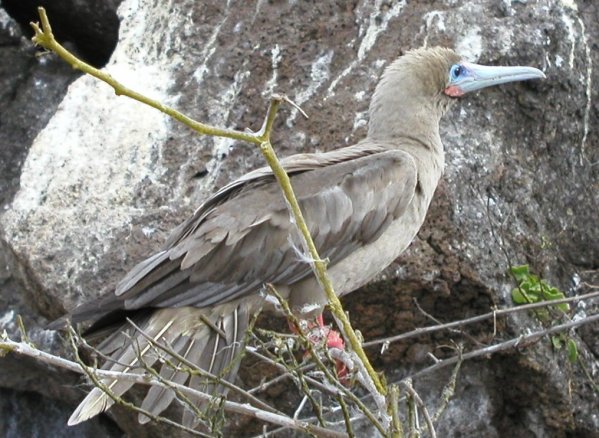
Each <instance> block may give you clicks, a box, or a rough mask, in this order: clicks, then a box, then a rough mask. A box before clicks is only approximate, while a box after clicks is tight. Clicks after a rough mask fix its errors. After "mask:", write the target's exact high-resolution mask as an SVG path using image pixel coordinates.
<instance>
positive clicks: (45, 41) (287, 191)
mask: <svg viewBox="0 0 599 438" xmlns="http://www.w3.org/2000/svg"><path fill="white" fill-rule="evenodd" d="M38 13H39V15H40V19H41V23H42V27H41V29H40V27H39V25H38V24H37V23H30V24H31V26H32V27H33V29H34V31H35V35H34V36H33V38H32V40H33V42H34V43H35V44H38V45H40V46H42V47H43V48H45V49H46V50H50V51H53V52H54V53H56V54H57V55H58V56H60V57H61V58H62V59H63V60H65V61H66V62H67V63H69V64H70V65H71V66H72V67H73V68H75V69H78V70H81V71H83V72H84V73H87V74H90V75H92V76H94V77H95V78H97V79H100V80H101V81H103V82H105V83H107V84H108V85H110V86H111V87H112V88H113V89H114V92H115V94H116V95H117V96H120V95H123V96H127V97H130V98H131V99H134V100H137V101H139V102H141V103H144V104H146V105H149V106H151V107H153V108H156V109H157V110H159V111H161V112H163V113H164V114H167V115H169V116H171V117H172V118H174V119H176V120H178V121H179V122H181V123H183V124H184V125H186V126H188V127H190V128H191V129H193V130H195V131H196V132H199V133H201V134H206V135H212V136H219V137H226V138H232V139H235V140H241V141H247V142H249V143H254V144H257V145H259V146H260V150H261V152H262V154H263V155H264V158H265V159H266V161H267V163H268V164H269V166H270V168H271V169H272V171H273V174H274V175H275V178H276V179H277V181H278V182H279V185H280V186H281V189H282V191H283V193H284V195H285V198H286V200H287V203H288V206H289V209H290V211H291V214H292V216H293V219H294V220H295V224H296V226H297V228H298V229H299V231H300V234H301V236H302V243H303V245H304V247H305V249H306V250H307V251H308V252H309V254H310V257H311V259H312V269H313V271H314V274H315V276H316V278H317V279H318V281H319V282H320V284H321V286H322V287H323V289H324V292H325V294H326V296H327V299H328V302H329V306H330V308H331V312H332V314H333V315H334V316H335V318H336V319H337V322H338V325H339V326H340V328H341V330H342V331H343V334H344V335H345V337H346V338H347V340H348V342H349V344H350V345H351V348H352V349H353V350H354V351H355V353H356V354H357V355H358V357H359V358H360V360H361V361H362V362H363V364H364V367H365V368H366V369H367V371H368V376H369V378H370V379H371V380H372V381H373V385H374V387H376V389H377V391H378V392H380V393H381V394H382V395H385V394H386V393H387V388H386V387H385V386H384V385H383V383H382V382H381V380H380V379H379V376H378V375H377V373H376V372H375V370H374V368H373V367H372V365H371V364H370V361H369V360H368V357H367V356H366V353H365V352H364V349H363V348H362V345H361V343H360V341H359V339H358V337H357V336H356V333H355V331H354V329H353V327H352V326H351V323H350V322H349V319H348V318H347V315H346V314H345V312H344V311H343V307H342V306H341V302H340V301H339V298H338V297H337V294H336V293H335V290H334V289H333V284H332V282H331V279H330V278H329V276H328V274H327V271H326V262H325V261H324V260H322V259H321V258H320V256H319V255H318V251H317V249H316V245H315V244H314V241H313V240H312V237H311V235H310V231H309V229H308V226H307V225H306V221H305V220H304V217H303V215H302V212H301V209H300V206H299V202H298V201H297V198H296V197H295V194H294V192H293V189H292V187H291V182H290V179H289V176H288V175H287V173H286V172H285V169H284V168H283V166H282V165H281V163H280V162H279V160H278V158H277V156H276V154H275V152H274V149H273V147H272V145H271V143H270V133H271V131H272V127H273V124H274V120H275V116H276V113H277V110H278V107H279V105H280V103H281V102H282V101H286V102H288V103H291V104H292V105H294V106H296V107H297V105H295V104H293V102H291V101H290V100H289V99H288V98H287V97H284V96H279V95H274V96H273V97H272V99H271V102H270V106H269V108H268V112H267V115H266V117H265V119H264V123H263V124H262V128H261V129H260V131H258V132H257V133H251V132H250V133H248V132H242V131H236V130H232V129H221V128H216V127H214V126H211V125H208V124H204V123H200V122H197V121H195V120H193V119H191V118H190V117H188V116H186V115H184V114H182V113H180V112H179V111H176V110H175V109H173V108H170V107H168V106H166V105H163V104H161V103H160V102H158V101H156V100H153V99H150V98H148V97H146V96H144V95H142V94H141V93H138V92H136V91H133V90H131V89H129V88H127V87H125V86H123V85H122V84H120V83H119V82H118V81H116V80H115V79H114V78H113V77H112V76H110V75H109V74H107V73H105V72H103V71H101V70H98V69H96V68H94V67H92V66H91V65H89V64H87V63H85V62H83V61H81V60H80V59H78V58H77V57H76V56H75V55H73V54H72V53H70V52H69V51H68V50H66V49H65V48H64V47H63V46H61V45H60V44H59V43H58V42H57V41H56V40H55V39H54V35H53V34H52V28H51V26H50V22H49V20H48V17H47V15H46V11H45V9H44V8H42V7H39V8H38ZM339 322H340V324H339Z"/></svg>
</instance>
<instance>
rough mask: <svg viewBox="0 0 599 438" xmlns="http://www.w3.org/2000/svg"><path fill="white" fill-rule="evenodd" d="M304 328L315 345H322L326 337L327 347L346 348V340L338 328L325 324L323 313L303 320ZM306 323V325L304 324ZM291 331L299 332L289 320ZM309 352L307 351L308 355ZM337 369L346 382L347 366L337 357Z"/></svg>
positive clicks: (340, 377) (339, 375)
mask: <svg viewBox="0 0 599 438" xmlns="http://www.w3.org/2000/svg"><path fill="white" fill-rule="evenodd" d="M300 323H302V329H303V330H304V332H305V333H306V335H307V338H308V340H309V341H310V342H311V343H312V344H313V345H320V344H322V342H323V339H326V348H329V349H330V348H338V349H340V350H345V342H344V341H343V338H342V337H341V335H340V334H339V332H338V331H337V330H333V329H332V328H331V327H329V326H326V325H325V324H324V319H323V317H322V313H321V314H320V315H318V316H317V317H316V319H315V320H312V321H309V320H301V321H300ZM304 324H305V325H304ZM289 327H290V328H291V331H292V332H294V333H297V332H298V331H297V328H296V327H295V326H294V324H292V323H291V322H289ZM307 354H308V353H307V352H306V355H307ZM335 370H336V371H337V377H338V378H339V380H340V381H341V382H342V383H343V384H345V383H346V382H347V381H348V379H347V366H346V365H345V364H344V363H343V362H341V361H340V360H337V359H335Z"/></svg>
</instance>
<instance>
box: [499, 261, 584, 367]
mask: <svg viewBox="0 0 599 438" xmlns="http://www.w3.org/2000/svg"><path fill="white" fill-rule="evenodd" d="M510 272H511V274H512V275H513V276H514V278H515V279H516V281H517V282H518V287H516V288H514V289H513V290H512V300H513V301H514V303H515V304H519V305H522V304H533V303H539V302H543V301H553V300H561V299H563V298H566V296H565V294H564V293H563V292H562V291H561V290H559V289H558V288H556V287H554V286H551V285H550V284H549V283H547V282H546V281H545V280H542V279H540V278H539V277H538V276H537V275H534V274H531V273H530V269H529V268H528V265H520V266H512V267H511V268H510ZM551 309H557V310H558V311H560V312H562V313H563V314H566V313H567V312H569V311H570V305H569V304H568V303H559V304H555V305H552V306H547V307H542V308H538V309H535V310H534V313H535V316H536V317H537V319H538V320H539V321H541V322H549V321H551V313H550V310H551ZM551 345H552V346H553V348H554V350H556V351H557V350H561V349H562V348H563V347H564V345H565V346H566V351H567V354H568V359H569V360H570V362H576V359H577V358H578V349H577V347H576V342H575V341H574V340H573V339H572V338H570V337H569V336H568V335H566V334H564V333H560V334H559V335H554V336H552V337H551Z"/></svg>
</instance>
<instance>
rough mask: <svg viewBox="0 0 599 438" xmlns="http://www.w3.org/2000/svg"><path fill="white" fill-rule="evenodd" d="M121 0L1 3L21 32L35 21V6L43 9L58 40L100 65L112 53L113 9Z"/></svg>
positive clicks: (114, 36) (114, 39) (115, 37)
mask: <svg viewBox="0 0 599 438" xmlns="http://www.w3.org/2000/svg"><path fill="white" fill-rule="evenodd" d="M120 2H121V0H100V1H92V2H83V3H82V2H75V1H61V2H55V1H50V0H4V1H3V2H2V6H3V7H4V9H5V10H6V12H7V13H8V14H9V15H10V16H11V17H12V18H13V19H14V20H15V21H16V22H17V23H19V25H20V26H21V29H22V31H23V34H24V35H25V36H29V35H31V34H32V30H31V26H30V25H29V23H30V22H32V21H39V18H38V13H37V7H38V6H43V7H44V8H46V11H47V13H48V16H49V18H50V21H51V23H52V30H53V32H54V35H55V36H56V39H57V40H58V41H59V42H60V43H61V44H63V43H67V42H68V43H70V44H71V45H72V46H74V47H75V51H76V52H77V53H78V55H79V56H81V57H82V58H83V59H84V60H86V61H88V62H90V63H91V64H93V65H94V66H96V67H103V66H104V65H106V63H107V62H108V59H109V58H110V56H111V55H112V52H113V51H114V48H115V47H116V43H117V41H118V33H119V19H118V17H117V15H116V8H117V7H118V5H119V4H120Z"/></svg>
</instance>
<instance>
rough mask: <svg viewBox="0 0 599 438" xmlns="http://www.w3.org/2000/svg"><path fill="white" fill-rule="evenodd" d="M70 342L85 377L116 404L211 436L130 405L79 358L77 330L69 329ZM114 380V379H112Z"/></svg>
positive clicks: (169, 423) (192, 432) (195, 433)
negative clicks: (76, 342)
mask: <svg viewBox="0 0 599 438" xmlns="http://www.w3.org/2000/svg"><path fill="white" fill-rule="evenodd" d="M69 329H70V330H69V332H68V334H69V342H70V344H71V347H72V349H73V353H74V354H75V361H76V362H77V364H79V366H80V368H81V370H82V371H83V373H84V374H85V375H87V377H88V378H89V379H90V380H91V381H92V383H93V384H94V386H95V387H96V388H99V389H101V390H102V392H103V393H104V394H106V395H107V396H108V397H110V399H112V401H113V402H114V403H116V404H119V405H121V406H124V407H126V408H128V409H131V410H133V411H134V412H137V413H138V414H143V415H145V416H147V417H148V418H151V419H152V420H154V421H157V422H159V423H164V424H168V425H169V426H172V427H175V428H177V429H181V430H183V431H185V432H188V433H190V434H192V435H197V436H201V437H207V438H209V435H206V434H204V433H202V432H200V431H197V430H193V429H190V428H188V427H186V426H184V425H182V424H179V423H177V422H175V421H173V420H170V419H168V418H166V417H162V416H160V415H154V414H152V413H151V412H149V411H146V410H145V409H143V408H140V407H139V406H136V405H134V404H133V403H129V402H127V401H125V400H123V398H122V397H120V396H119V395H117V394H115V393H114V392H112V389H111V386H110V385H106V384H105V383H104V382H102V380H101V379H100V378H98V375H97V373H96V369H95V368H92V367H88V366H86V365H85V363H84V362H83V360H82V359H81V357H80V356H79V350H78V348H77V345H76V344H75V338H74V336H76V333H75V330H74V329H73V328H72V327H69ZM112 380H114V379H112Z"/></svg>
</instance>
